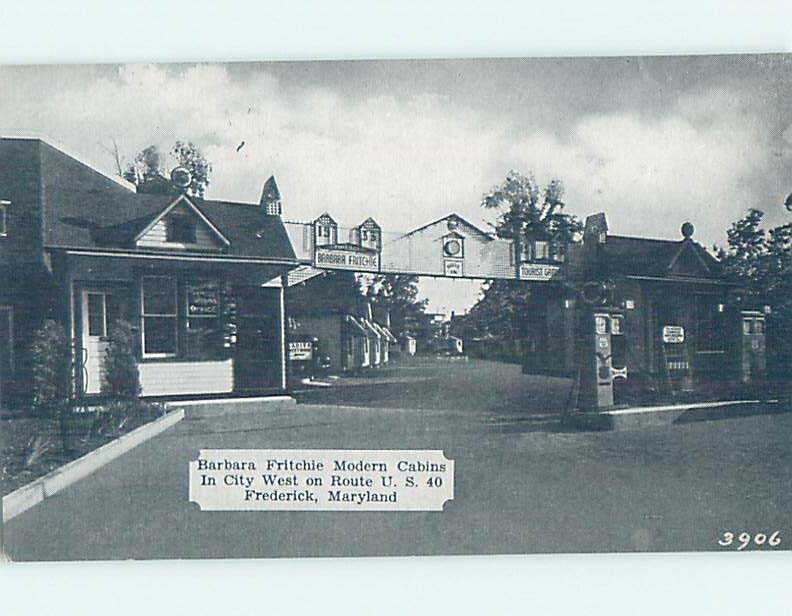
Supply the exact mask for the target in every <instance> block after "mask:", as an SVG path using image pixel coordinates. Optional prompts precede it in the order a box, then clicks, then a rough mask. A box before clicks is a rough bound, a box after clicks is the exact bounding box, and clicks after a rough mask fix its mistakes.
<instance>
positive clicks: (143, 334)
mask: <svg viewBox="0 0 792 616" xmlns="http://www.w3.org/2000/svg"><path fill="white" fill-rule="evenodd" d="M147 278H165V279H168V280H172V281H173V305H174V309H173V314H156V313H146V305H145V301H144V297H143V295H144V292H143V290H144V286H145V285H144V283H143V282H144V280H146V279H147ZM146 317H162V318H165V317H167V318H173V328H174V331H175V334H176V337H175V340H176V349H175V350H174V352H173V353H146ZM140 343H141V344H140V354H141V356H142V357H143V358H144V359H157V358H159V359H163V358H168V357H176V356H177V355H178V353H179V281H178V280H177V278H176V276H160V275H151V276H143V277H141V279H140Z"/></svg>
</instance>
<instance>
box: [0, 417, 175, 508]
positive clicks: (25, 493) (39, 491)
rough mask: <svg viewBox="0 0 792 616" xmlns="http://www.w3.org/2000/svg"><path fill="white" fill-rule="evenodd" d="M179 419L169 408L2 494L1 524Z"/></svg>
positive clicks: (162, 430)
mask: <svg viewBox="0 0 792 616" xmlns="http://www.w3.org/2000/svg"><path fill="white" fill-rule="evenodd" d="M182 419H184V409H177V410H174V411H171V412H170V413H167V414H166V415H163V416H162V417H160V418H158V419H155V420H154V421H152V422H150V423H147V424H145V425H143V426H140V427H139V428H136V429H134V430H132V432H129V433H128V434H124V435H123V436H120V437H118V438H117V439H115V440H114V441H110V442H109V443H106V444H105V445H102V446H101V447H99V448H98V449H94V450H93V451H89V452H88V453H87V454H85V455H84V456H82V457H81V458H77V459H76V460H72V461H71V462H69V463H67V464H64V465H63V466H61V467H60V468H56V469H55V470H53V471H50V472H49V473H47V474H46V475H44V476H43V477H39V478H38V479H36V480H34V481H32V482H31V483H29V484H27V485H25V486H22V487H21V488H18V489H16V490H14V491H13V492H11V493H10V494H6V495H5V496H4V497H3V523H5V522H8V521H9V520H11V519H12V518H15V517H16V516H18V515H19V514H20V513H23V512H25V511H27V510H28V509H30V508H31V507H33V506H34V505H37V504H39V503H40V502H41V501H43V500H44V499H46V498H49V497H50V496H52V495H53V494H57V493H58V492H60V491H61V490H63V489H64V488H66V487H68V486H70V485H71V484H73V483H75V482H77V481H79V480H80V479H83V478H85V477H87V476H88V475H90V474H91V473H93V472H94V471H97V470H98V469H100V468H101V467H102V466H104V465H105V464H107V463H108V462H111V461H112V460H115V459H116V458H117V457H119V456H121V455H122V454H125V453H126V452H127V451H129V450H130V449H132V448H134V447H137V446H138V445H140V444H141V443H144V442H145V441H147V440H149V439H151V438H153V437H155V436H157V435H158V434H160V433H162V432H164V431H165V430H167V429H168V428H170V427H171V426H173V425H175V424H177V423H178V422H180V421H181V420H182Z"/></svg>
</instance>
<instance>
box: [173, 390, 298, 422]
mask: <svg viewBox="0 0 792 616" xmlns="http://www.w3.org/2000/svg"><path fill="white" fill-rule="evenodd" d="M177 406H178V408H180V409H182V410H183V411H184V413H185V415H186V417H187V418H189V419H209V418H212V417H221V416H223V415H244V414H247V413H265V412H272V411H282V410H285V409H291V408H296V406H297V401H296V400H295V399H294V398H293V397H292V396H287V395H277V396H259V397H255V398H216V399H211V398H210V399H205V400H185V401H182V402H166V403H165V408H175V407H177Z"/></svg>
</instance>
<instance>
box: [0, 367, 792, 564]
mask: <svg viewBox="0 0 792 616" xmlns="http://www.w3.org/2000/svg"><path fill="white" fill-rule="evenodd" d="M568 387H569V382H568V381H565V380H563V379H552V378H547V377H537V376H529V375H523V374H521V373H520V370H519V368H518V367H516V366H510V365H504V364H496V363H490V362H480V361H475V360H471V361H469V362H453V361H447V360H434V361H429V362H424V363H423V364H422V363H420V362H411V363H405V364H404V365H402V366H399V367H392V368H389V369H387V370H383V371H381V372H379V373H377V374H375V375H373V376H369V377H360V378H344V379H339V380H338V381H337V382H336V384H335V386H334V387H333V388H323V389H321V391H320V390H319V389H317V390H315V391H311V392H307V393H300V394H298V397H299V398H300V400H301V402H302V403H301V404H300V405H299V406H298V407H297V408H296V409H290V410H289V409H284V410H282V411H277V412H266V413H261V414H244V415H225V416H221V417H215V418H211V419H191V418H188V419H185V420H184V421H182V422H181V423H180V424H178V425H176V426H175V427H174V428H171V429H169V430H168V431H166V432H165V433H163V434H161V435H159V436H158V437H155V438H154V439H152V440H150V441H148V442H146V443H144V444H143V445H140V446H139V447H137V448H135V449H133V450H132V451H131V452H129V453H127V454H125V455H123V456H122V457H120V458H118V459H116V460H115V461H113V462H111V463H110V464H108V465H107V466H105V467H103V468H102V469H100V470H99V471H97V472H96V473H94V474H93V475H91V476H89V477H87V478H86V479H84V480H82V481H80V482H78V483H76V484H74V485H73V486H71V487H69V488H67V489H66V490H64V491H63V492H61V493H59V494H57V495H55V496H53V497H52V498H49V499H47V500H46V501H44V502H43V503H41V504H39V505H37V506H35V507H34V508H32V509H30V510H29V511H27V512H25V513H23V514H22V515H20V516H19V517H17V518H14V519H13V520H11V521H10V522H9V523H8V524H7V525H6V526H5V528H4V531H3V532H4V542H5V551H6V553H7V554H8V556H9V557H10V558H11V559H13V560H70V559H127V558H139V559H152V558H154V559H156V558H201V557H206V558H222V557H275V556H280V557H293V556H367V555H417V554H474V553H524V552H596V551H646V550H648V551H686V550H710V551H712V550H716V551H717V550H724V549H734V548H733V547H732V548H722V547H720V546H719V545H718V543H717V541H718V539H719V538H721V536H722V535H721V534H722V533H723V532H724V531H728V530H731V531H734V532H741V531H747V532H751V533H757V532H766V533H768V534H769V533H772V532H774V531H776V530H779V531H780V535H781V537H782V541H784V542H789V541H792V534H791V533H792V525H791V524H790V521H791V520H792V517H791V516H790V512H792V472H791V471H792V460H790V451H791V449H792V448H791V447H790V445H792V413H780V414H774V415H759V416H749V417H740V418H730V419H722V420H717V421H697V422H690V423H680V424H674V425H668V426H660V427H652V428H646V429H642V430H633V431H626V432H569V431H565V430H563V429H561V428H560V426H559V424H558V416H557V415H555V414H554V411H556V410H557V409H558V408H559V407H560V406H561V405H562V404H559V403H558V401H561V403H562V402H563V400H564V396H565V395H566V393H567V391H568ZM553 401H555V402H556V404H554V403H553ZM208 448H218V449H221V448H230V449H236V448H250V449H259V448H267V449H268V448H273V449H275V448H278V449H325V448H326V449H442V450H443V451H444V452H445V455H446V456H447V457H448V458H451V459H453V460H454V461H455V468H456V476H455V492H456V494H455V498H454V500H453V501H448V502H447V503H446V504H445V509H444V511H442V512H396V513H387V512H207V511H200V510H199V509H198V507H197V505H195V504H193V503H190V502H188V491H187V490H188V486H187V468H188V466H187V465H188V462H189V461H190V460H194V459H195V458H196V457H197V454H198V451H199V450H200V449H208ZM784 546H786V547H788V544H785V543H782V547H784ZM765 549H766V548H765Z"/></svg>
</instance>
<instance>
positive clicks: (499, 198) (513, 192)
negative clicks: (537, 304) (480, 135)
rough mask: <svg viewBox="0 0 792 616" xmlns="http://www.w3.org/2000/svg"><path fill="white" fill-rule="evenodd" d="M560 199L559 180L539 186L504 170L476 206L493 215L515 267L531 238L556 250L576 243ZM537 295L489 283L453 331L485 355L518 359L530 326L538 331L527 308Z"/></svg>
mask: <svg viewBox="0 0 792 616" xmlns="http://www.w3.org/2000/svg"><path fill="white" fill-rule="evenodd" d="M563 195H564V185H563V183H562V182H561V181H560V180H557V179H555V180H551V181H550V183H549V184H547V185H546V186H545V187H544V188H541V187H540V185H539V184H538V183H537V181H536V178H534V176H533V175H532V174H528V175H523V174H521V173H519V172H517V171H510V172H509V173H508V175H507V176H506V179H505V181H504V182H503V183H501V184H499V185H498V186H495V187H494V188H493V189H492V190H490V191H489V192H488V193H486V194H485V195H484V196H483V198H482V202H481V205H482V207H484V208H485V209H489V210H496V211H497V212H498V213H499V215H498V219H497V220H496V222H495V223H494V224H493V225H492V226H493V228H494V229H495V232H496V233H497V235H498V237H501V238H505V239H511V240H513V241H514V247H515V260H516V265H518V264H519V263H520V262H521V261H522V256H523V255H524V254H525V251H524V249H523V247H524V246H526V243H527V242H529V241H531V240H532V239H541V240H545V241H549V242H550V243H551V245H555V246H556V249H559V248H560V247H563V246H565V245H567V244H570V243H572V242H576V241H579V239H580V235H581V232H582V230H583V225H582V223H581V222H580V220H579V219H578V218H577V217H575V216H572V215H569V214H565V213H564V212H563V209H564V205H565V204H564V201H563ZM541 284H543V285H546V283H541ZM544 288H545V287H541V289H544ZM541 292H542V291H541V290H540V287H537V286H535V285H532V284H531V283H525V282H520V281H512V280H494V281H489V282H487V283H486V284H485V285H484V287H483V293H482V296H481V298H480V299H479V301H478V302H477V303H476V304H475V305H474V306H473V308H472V309H471V310H470V312H469V313H468V314H467V315H465V317H464V318H462V319H460V320H459V323H458V324H457V325H456V332H457V333H458V335H460V336H462V337H463V338H468V339H469V340H470V339H478V340H479V341H480V342H481V343H482V344H483V345H484V347H485V349H484V352H485V353H488V354H489V355H492V356H497V357H499V358H500V359H510V360H516V359H519V358H520V356H521V355H522V354H523V352H524V349H525V348H526V343H528V342H530V344H535V343H536V335H538V331H539V330H538V329H536V328H541V319H539V321H538V322H537V323H535V324H534V323H533V321H532V316H534V315H533V313H534V311H532V309H531V301H532V296H533V295H537V294H538V293H541ZM539 316H540V315H537V317H539ZM534 326H535V327H534ZM534 330H536V332H534V334H532V332H533V331H534ZM530 344H529V346H530Z"/></svg>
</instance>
